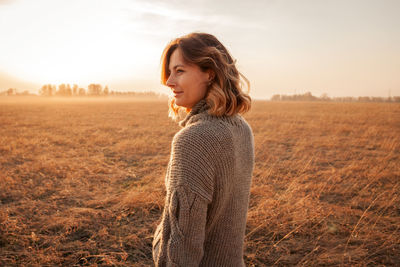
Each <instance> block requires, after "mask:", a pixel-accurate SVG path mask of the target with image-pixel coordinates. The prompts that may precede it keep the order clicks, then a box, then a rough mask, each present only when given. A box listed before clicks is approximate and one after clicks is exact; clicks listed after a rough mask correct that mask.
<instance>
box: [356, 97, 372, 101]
mask: <svg viewBox="0 0 400 267" xmlns="http://www.w3.org/2000/svg"><path fill="white" fill-rule="evenodd" d="M358 101H359V102H371V98H370V97H369V96H359V97H358Z"/></svg>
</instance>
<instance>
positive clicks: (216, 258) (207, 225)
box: [157, 100, 254, 266]
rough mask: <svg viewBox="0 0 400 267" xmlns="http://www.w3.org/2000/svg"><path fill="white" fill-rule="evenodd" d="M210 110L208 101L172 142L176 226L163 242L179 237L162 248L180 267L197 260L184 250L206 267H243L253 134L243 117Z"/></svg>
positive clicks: (169, 181) (170, 177) (171, 198)
mask: <svg viewBox="0 0 400 267" xmlns="http://www.w3.org/2000/svg"><path fill="white" fill-rule="evenodd" d="M206 110H207V104H206V102H205V101H204V100H202V101H200V102H199V103H197V104H196V106H195V107H194V108H193V109H192V111H191V112H190V113H189V115H188V116H187V117H186V119H185V120H184V121H182V122H181V126H182V127H184V128H183V129H181V131H179V132H178V133H177V134H176V135H175V137H174V140H173V142H172V151H171V159H170V163H169V166H168V171H167V175H166V188H167V200H166V205H168V206H171V208H170V209H169V211H171V212H170V213H168V214H167V213H164V214H163V216H165V217H163V220H168V221H169V222H172V224H173V225H170V224H165V223H164V227H163V228H164V229H162V230H159V232H160V233H161V234H160V235H159V236H158V238H159V239H160V240H162V239H163V238H168V237H169V236H171V234H172V235H174V234H173V233H174V232H175V233H176V236H178V238H176V240H175V242H170V243H169V244H164V246H165V247H163V248H162V249H164V250H166V251H169V252H168V253H166V256H167V257H171V259H168V260H170V261H171V262H175V263H176V264H178V265H179V266H191V264H192V263H195V262H196V261H195V260H194V258H196V256H189V257H186V258H185V257H182V255H184V254H183V253H182V250H185V252H186V253H188V254H196V253H197V256H198V257H199V258H198V259H199V260H201V261H200V262H199V265H200V266H242V265H243V241H244V233H245V226H246V215H247V209H248V200H249V192H250V185H251V176H252V171H253V164H254V144H253V134H252V131H251V128H250V126H249V125H248V124H247V122H246V121H245V120H244V119H243V118H242V117H241V116H240V115H234V116H222V117H216V116H212V115H209V114H208V113H207V111H206ZM182 163H183V164H182ZM185 202H187V203H185ZM172 206H173V207H172ZM161 243H162V242H161ZM161 246H162V245H161ZM196 246H200V248H199V247H197V248H196ZM158 249H159V248H157V250H158ZM190 249H193V251H192V252H190ZM174 251H175V252H176V253H174ZM161 254H162V253H161ZM193 257H194V258H193ZM168 260H167V261H168Z"/></svg>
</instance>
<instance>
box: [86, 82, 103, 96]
mask: <svg viewBox="0 0 400 267" xmlns="http://www.w3.org/2000/svg"><path fill="white" fill-rule="evenodd" d="M101 89H102V88H101V85H100V84H95V83H91V84H89V86H88V95H91V96H99V95H101V93H102V90H101Z"/></svg>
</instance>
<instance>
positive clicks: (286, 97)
mask: <svg viewBox="0 0 400 267" xmlns="http://www.w3.org/2000/svg"><path fill="white" fill-rule="evenodd" d="M270 100H271V101H326V102H374V103H381V102H397V103H399V102H400V96H390V97H375V96H359V97H352V96H345V97H329V96H328V95H327V94H322V95H321V96H320V97H317V96H313V95H312V94H311V93H310V92H306V93H304V94H294V95H279V94H276V95H273V96H272V97H271V99H270Z"/></svg>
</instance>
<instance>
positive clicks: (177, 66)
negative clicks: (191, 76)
mask: <svg viewBox="0 0 400 267" xmlns="http://www.w3.org/2000/svg"><path fill="white" fill-rule="evenodd" d="M179 67H181V68H182V67H185V66H184V65H182V64H178V65H175V66H174V67H173V69H177V68H179Z"/></svg>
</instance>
